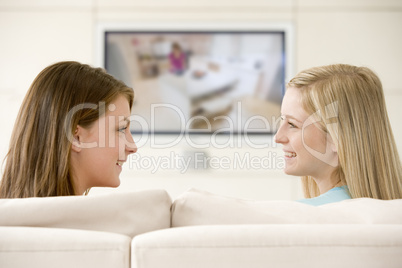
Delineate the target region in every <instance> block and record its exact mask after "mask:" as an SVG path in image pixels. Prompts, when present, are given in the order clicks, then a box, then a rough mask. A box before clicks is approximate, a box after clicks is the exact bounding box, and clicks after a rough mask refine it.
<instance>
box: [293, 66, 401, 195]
mask: <svg viewBox="0 0 402 268" xmlns="http://www.w3.org/2000/svg"><path fill="white" fill-rule="evenodd" d="M288 87H295V88H299V89H300V90H301V102H302V105H303V108H304V110H306V111H307V113H309V114H316V115H317V116H319V117H320V118H319V121H320V122H321V124H320V127H321V128H322V129H323V130H324V131H325V132H327V133H328V134H329V135H330V136H331V138H332V140H333V141H334V142H335V145H336V146H337V150H338V157H339V166H338V168H337V170H336V171H335V172H336V175H337V176H338V177H339V179H340V181H341V182H343V183H344V184H346V185H347V186H348V188H349V192H350V194H351V196H352V198H360V197H370V198H377V199H398V198H402V167H401V161H400V158H399V155H398V151H397V148H396V144H395V140H394V136H393V134H392V129H391V125H390V122H389V119H388V115H387V109H386V106H385V99H384V93H383V89H382V85H381V81H380V79H379V78H378V76H377V75H376V74H375V73H374V72H373V71H371V70H370V69H368V68H366V67H356V66H351V65H346V64H335V65H328V66H321V67H315V68H311V69H307V70H305V71H302V72H300V73H299V74H297V75H296V77H294V78H293V79H292V80H291V81H290V82H289V84H288ZM317 111H320V113H316V112H317ZM334 115H335V116H336V118H334ZM333 119H337V122H336V123H335V124H334V122H333ZM302 184H303V187H304V193H305V196H306V197H315V196H317V195H319V194H320V191H319V189H318V186H317V185H316V183H315V181H314V179H313V178H311V177H309V176H305V177H302Z"/></svg>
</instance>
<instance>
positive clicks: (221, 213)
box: [172, 190, 402, 227]
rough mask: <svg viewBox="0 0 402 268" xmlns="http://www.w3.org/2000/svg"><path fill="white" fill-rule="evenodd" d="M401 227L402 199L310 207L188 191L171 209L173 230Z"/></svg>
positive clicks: (355, 201)
mask: <svg viewBox="0 0 402 268" xmlns="http://www.w3.org/2000/svg"><path fill="white" fill-rule="evenodd" d="M286 223H295V224H299V223H301V224H326V223H328V224H330V223H331V224H332V223H335V224H338V223H339V224H354V223H356V224H360V223H369V224H402V199H397V200H377V199H371V198H359V199H349V200H345V201H342V202H337V203H331V204H326V205H322V206H318V207H315V206H311V205H306V204H302V203H299V202H294V201H255V200H246V199H239V198H230V197H224V196H220V195H216V194H212V193H208V192H204V191H199V190H189V191H187V192H185V193H183V194H182V195H181V196H179V197H178V198H177V199H176V200H175V201H174V203H173V206H172V227H180V226H191V225H216V224H218V225H219V224H286Z"/></svg>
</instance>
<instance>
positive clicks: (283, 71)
mask: <svg viewBox="0 0 402 268" xmlns="http://www.w3.org/2000/svg"><path fill="white" fill-rule="evenodd" d="M101 38H102V43H103V47H102V49H101V53H102V55H101V58H102V59H101V64H102V65H103V67H104V68H105V69H106V70H107V71H108V72H109V73H110V74H112V75H114V76H115V77H117V78H118V79H120V80H122V81H124V82H125V83H126V84H127V85H129V86H131V87H133V89H134V91H135V101H134V105H133V114H134V115H135V120H133V121H132V123H131V130H132V132H133V133H150V134H169V133H171V134H177V133H189V134H200V133H202V134H205V133H207V134H212V133H219V134H222V133H230V134H243V133H247V134H254V133H255V134H261V133H273V132H275V131H276V129H277V127H278V122H279V116H280V104H281V100H282V97H283V94H284V90H285V81H286V79H287V77H288V76H289V75H290V74H289V72H291V63H290V62H291V57H292V56H291V49H290V47H291V46H290V44H289V43H290V42H291V41H290V39H291V31H290V27H289V25H285V26H283V25H281V26H272V25H271V26H267V25H254V26H249V27H247V26H244V25H243V26H242V27H236V26H234V25H231V26H230V27H227V26H226V27H222V26H220V27H217V26H214V27H202V26H201V25H198V27H190V26H186V27H183V26H181V27H180V26H175V27H168V26H166V25H165V26H160V27H157V26H153V27H150V26H147V27H141V26H140V25H131V26H127V25H125V26H114V27H102V28H101Z"/></svg>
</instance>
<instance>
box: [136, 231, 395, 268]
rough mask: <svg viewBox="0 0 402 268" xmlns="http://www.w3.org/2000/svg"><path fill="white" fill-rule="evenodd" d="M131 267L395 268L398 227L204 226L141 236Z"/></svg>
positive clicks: (137, 239) (139, 236) (138, 237)
mask: <svg viewBox="0 0 402 268" xmlns="http://www.w3.org/2000/svg"><path fill="white" fill-rule="evenodd" d="M131 251H132V253H131V261H132V264H131V265H132V266H131V267H132V268H153V267H191V268H204V267H208V268H244V267H247V268H250V267H252V268H257V267H259V268H261V267H280V268H294V267H298V268H307V267H308V268H311V267H325V268H339V267H342V268H356V267H364V268H382V267H387V268H391V267H392V268H400V267H401V263H402V254H401V252H402V225H400V224H397V225H392V224H387V225H381V224H325V225H324V224H265V225H263V224H259V225H205V226H189V227H181V228H170V229H165V230H158V231H155V232H150V233H146V234H141V235H138V236H136V237H135V238H134V239H133V242H132V246H131Z"/></svg>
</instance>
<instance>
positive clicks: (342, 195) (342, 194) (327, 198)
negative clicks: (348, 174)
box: [297, 186, 351, 206]
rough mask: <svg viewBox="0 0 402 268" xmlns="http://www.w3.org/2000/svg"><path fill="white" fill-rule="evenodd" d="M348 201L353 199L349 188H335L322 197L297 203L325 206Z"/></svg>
mask: <svg viewBox="0 0 402 268" xmlns="http://www.w3.org/2000/svg"><path fill="white" fill-rule="evenodd" d="M346 199H351V196H350V193H349V189H348V187H347V186H340V187H335V188H333V189H331V190H329V191H328V192H326V193H324V194H322V195H320V196H317V197H314V198H306V199H301V200H297V201H298V202H300V203H304V204H308V205H312V206H320V205H324V204H329V203H334V202H340V201H343V200H346Z"/></svg>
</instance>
